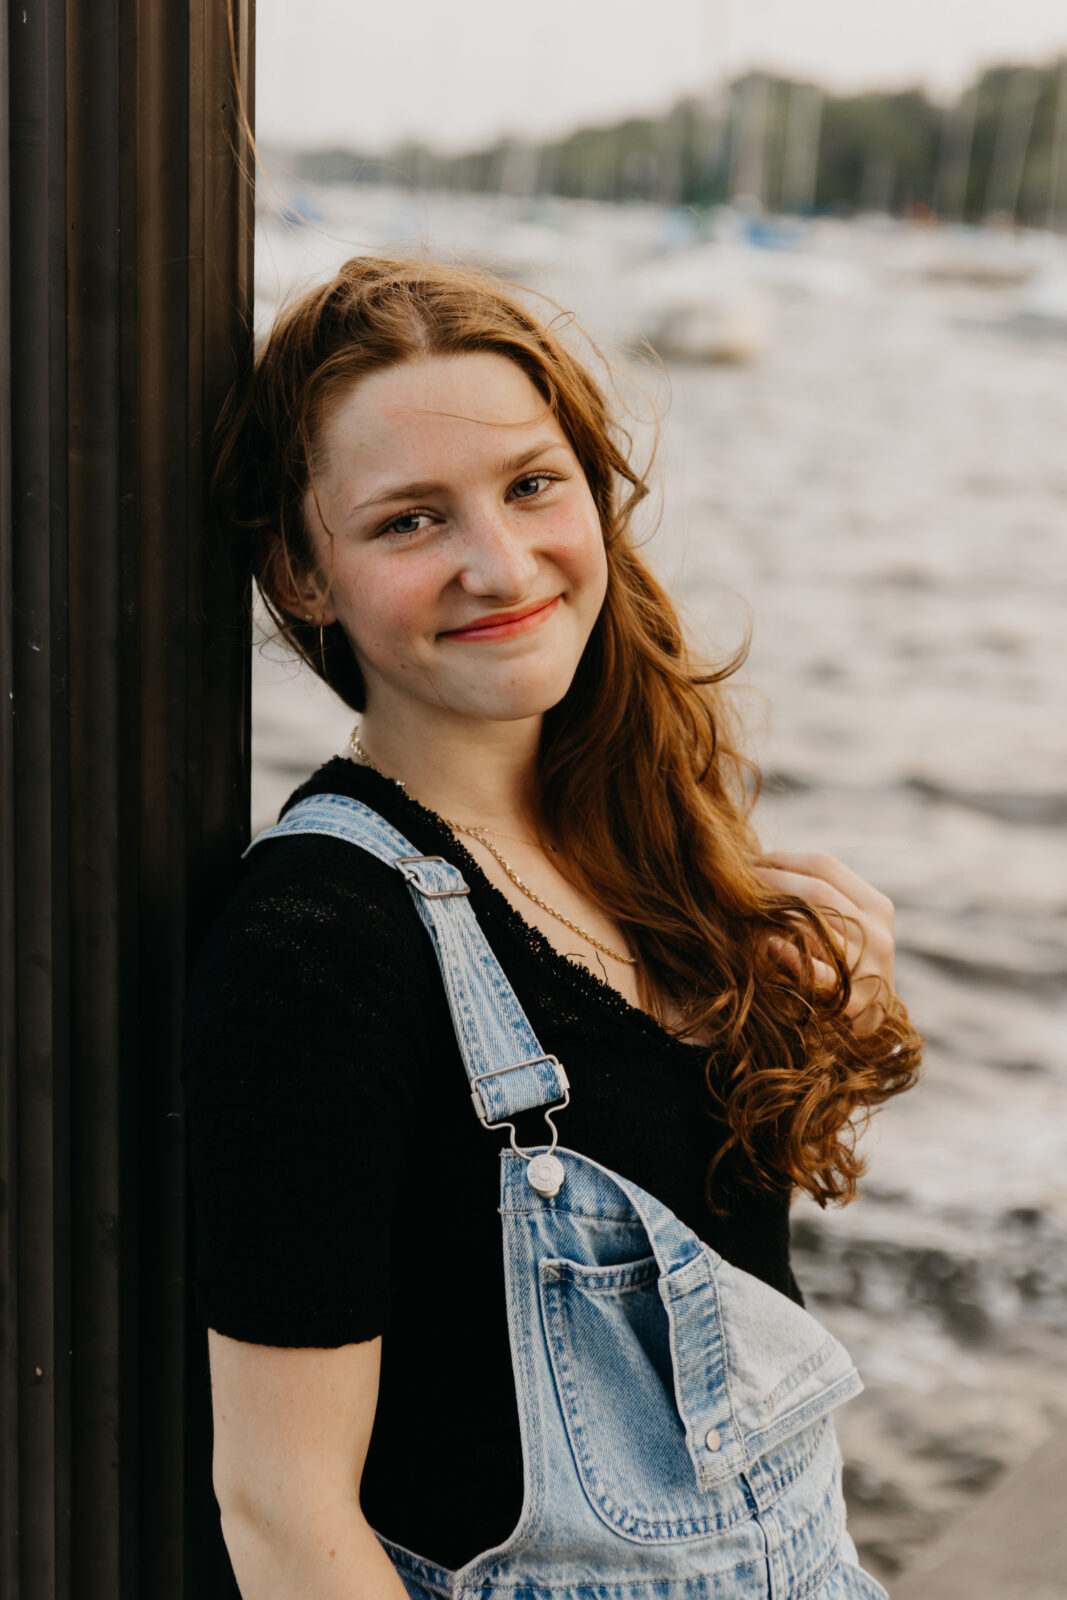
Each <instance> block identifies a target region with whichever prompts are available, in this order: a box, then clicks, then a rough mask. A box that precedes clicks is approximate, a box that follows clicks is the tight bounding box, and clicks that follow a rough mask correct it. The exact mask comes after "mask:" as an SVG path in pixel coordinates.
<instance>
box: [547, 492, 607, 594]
mask: <svg viewBox="0 0 1067 1600" xmlns="http://www.w3.org/2000/svg"><path fill="white" fill-rule="evenodd" d="M556 561H557V563H558V565H559V566H560V568H561V569H562V570H563V571H565V572H566V574H567V576H568V577H569V578H571V580H572V582H574V583H576V584H580V585H582V587H584V588H586V589H588V590H589V591H590V594H591V597H592V596H593V595H594V594H596V592H597V591H599V598H600V599H603V595H604V590H605V588H606V586H607V574H608V557H607V551H606V550H605V549H604V535H603V533H602V531H601V528H600V521H599V519H598V517H597V515H596V510H595V508H594V507H593V505H592V503H591V502H590V505H589V508H588V510H586V509H584V508H579V509H577V510H576V511H575V512H574V514H573V516H571V517H568V518H566V519H564V521H563V522H562V523H561V525H560V527H559V530H558V540H557V548H556Z"/></svg>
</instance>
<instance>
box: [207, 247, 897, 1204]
mask: <svg viewBox="0 0 1067 1600" xmlns="http://www.w3.org/2000/svg"><path fill="white" fill-rule="evenodd" d="M560 320H562V321H563V322H564V323H566V322H569V319H568V318H562V319H553V321H552V322H550V323H545V322H543V321H541V320H539V319H538V318H537V317H535V316H534V315H532V314H531V312H530V311H529V310H527V309H526V306H525V305H524V303H523V302H522V300H520V298H519V296H518V295H517V294H516V293H515V292H514V291H512V290H510V289H508V288H506V287H505V286H504V285H502V284H501V283H499V282H497V281H495V280H494V279H492V278H490V277H488V276H486V275H484V274H482V273H479V272H475V271H472V270H469V269H465V268H459V267H454V266H445V265H441V264H438V263H434V262H429V261H424V260H397V259H380V258H374V257H369V256H360V257H356V258H354V259H353V260H351V261H348V262H346V263H345V264H344V266H342V267H341V268H340V270H339V271H338V272H337V273H336V275H335V276H334V278H333V279H332V280H331V281H330V282H328V283H326V284H323V285H321V286H319V287H316V288H314V289H311V290H310V291H308V292H306V293H305V294H303V296H302V297H300V298H298V299H296V300H295V301H293V302H292V303H290V304H289V305H288V306H287V307H285V308H284V309H283V310H282V311H281V312H280V313H279V315H278V317H277V319H276V321H275V323H274V326H273V329H272V331H271V333H270V336H269V338H268V339H267V341H266V343H265V345H264V347H263V349H262V351H261V352H260V354H259V356H258V358H257V359H256V361H255V362H254V365H253V366H252V368H251V370H250V371H249V372H248V373H247V375H246V376H245V377H244V378H243V380H242V381H240V382H238V383H237V384H236V385H235V386H234V389H233V391H232V392H231V394H230V396H229V398H228V400H227V402H226V405H225V407H224V409H223V413H222V415H221V417H220V419H219V423H218V426H217V429H216V435H215V471H214V476H213V484H212V491H213V507H214V521H215V525H216V528H217V530H218V531H219V532H221V534H222V535H223V536H225V537H228V538H230V539H233V540H238V541H241V542H243V544H244V545H245V547H246V554H247V556H248V558H249V560H250V562H251V566H252V570H253V572H254V574H255V577H256V579H257V582H258V585H259V589H260V591H261V594H262V596H263V600H264V602H265V604H266V607H267V609H268V611H269V613H270V615H271V617H272V618H273V621H274V623H275V624H276V626H277V628H278V629H279V631H280V632H281V633H282V634H283V635H284V636H285V638H286V639H287V640H288V641H289V642H290V644H291V645H292V647H293V648H294V649H295V650H296V652H297V653H298V654H299V655H300V656H302V657H303V659H304V660H305V661H306V662H307V664H308V665H309V666H310V667H311V669H312V671H314V672H316V673H317V674H318V675H319V677H321V678H323V679H325V681H326V682H327V683H328V684H329V685H330V687H331V688H332V689H334V690H335V691H336V692H337V694H339V695H340V697H341V698H342V700H344V701H346V702H347V703H348V705H350V706H351V707H352V708H353V709H354V710H356V711H359V710H362V708H363V703H364V686H363V681H362V677H361V674H360V670H359V667H358V665H357V663H356V660H355V657H354V656H353V653H352V650H351V648H350V647H349V644H348V641H347V639H346V638H345V635H344V633H343V631H342V630H341V627H340V625H339V624H338V623H334V624H333V625H332V626H330V627H327V628H325V629H323V630H320V629H318V628H317V627H314V626H311V625H309V624H308V623H307V622H306V621H303V620H301V619H300V618H299V617H296V616H293V615H290V614H289V613H288V612H287V611H286V609H285V607H284V606H283V604H282V603H281V601H280V599H279V594H280V592H281V590H282V580H283V577H285V576H288V577H289V578H290V579H292V578H293V577H294V576H295V575H299V574H303V573H306V572H308V571H311V570H313V568H314V565H315V557H314V552H313V547H312V544H311V540H310V537H309V533H308V529H307V528H306V526H305V523H304V519H303V513H302V504H303V502H304V497H305V494H306V491H307V488H308V485H309V483H310V482H311V479H312V474H313V469H314V460H315V441H316V438H317V436H318V432H319V429H320V427H321V425H322V423H323V420H324V419H325V417H326V416H327V415H328V414H329V412H330V408H331V405H332V404H333V403H334V402H335V401H336V400H337V399H338V398H339V397H340V396H341V395H343V394H345V393H348V392H350V390H351V388H352V387H353V386H354V385H355V384H356V383H358V382H359V381H360V379H362V378H364V377H366V376H367V375H368V374H370V373H372V372H375V371H378V370H381V369H383V368H388V367H393V366H398V365H400V364H401V363H404V362H413V361H419V360H423V359H425V358H427V357H428V356H436V355H457V354H461V353H464V352H492V353H494V354H496V355H499V356H502V357H504V358H505V359H506V360H508V361H513V362H515V364H516V365H517V366H519V367H520V368H521V369H522V371H523V372H524V373H525V374H526V375H527V377H528V378H529V379H530V381H531V382H532V383H533V384H534V386H535V388H536V389H537V390H538V391H539V393H540V394H541V395H542V397H543V398H544V401H545V403H546V405H547V406H549V407H550V408H551V410H552V411H553V413H554V414H555V416H556V418H557V419H558V421H559V423H560V426H561V427H562V429H563V431H564V433H565V434H566V435H567V437H568V439H569V441H570V443H571V446H572V448H573V450H574V452H575V454H576V456H577V458H578V460H579V462H580V463H581V466H582V469H583V471H584V473H585V476H586V479H587V480H588V483H589V487H590V490H591V491H592V495H593V499H594V501H595V503H596V507H597V510H598V513H599V516H600V523H601V527H602V529H603V534H604V544H605V548H606V551H607V565H608V584H607V596H606V599H605V601H604V605H603V609H602V611H601V613H600V616H599V618H598V620H597V622H596V625H595V627H594V629H593V633H592V636H591V637H590V640H589V643H588V645H587V647H586V650H585V652H584V654H583V656H582V659H581V662H580V664H579V667H578V670H577V673H576V675H575V677H574V680H573V682H572V684H571V687H570V689H569V690H568V692H567V694H566V695H565V696H564V698H563V700H562V701H561V702H560V703H559V704H558V705H556V706H555V707H553V708H552V709H551V710H550V711H549V712H547V713H546V715H545V718H544V724H543V732H542V738H541V746H540V755H539V763H538V782H539V786H540V793H539V796H538V797H537V798H538V800H539V809H540V823H541V828H542V831H543V834H544V836H545V837H546V838H547V839H551V841H552V842H553V843H554V844H555V845H556V846H557V848H558V850H559V858H558V859H560V860H561V861H562V862H565V863H566V868H565V870H566V872H567V875H568V877H569V878H570V879H571V881H572V882H573V883H574V884H575V885H576V886H577V887H579V888H581V889H583V890H585V891H586V892H587V893H588V894H590V895H591V896H592V897H593V898H594V899H595V900H596V901H597V902H598V903H599V904H600V905H601V906H602V907H603V908H604V910H605V911H606V912H608V913H609V914H610V915H612V916H613V917H614V918H615V919H616V921H617V922H618V924H619V926H620V927H621V928H622V929H624V931H625V934H626V937H627V940H628V942H629V943H630V945H631V948H632V949H633V950H634V952H635V953H636V955H637V957H638V962H639V970H640V971H641V972H642V974H643V979H642V982H643V987H644V1000H645V1001H646V1003H647V1004H648V1005H649V1007H650V1009H652V1010H656V1009H657V1006H658V1005H659V1004H660V1003H661V1002H662V999H663V998H664V997H669V998H670V1000H671V1002H672V1003H673V1006H674V1007H675V1009H676V1011H679V1012H680V1014H681V1017H682V1022H681V1024H680V1025H679V1026H678V1028H677V1031H678V1033H679V1035H680V1036H681V1037H700V1038H705V1037H709V1038H710V1039H711V1040H712V1041H713V1042H712V1043H711V1045H710V1046H709V1062H708V1070H707V1073H706V1077H707V1084H708V1092H709V1110H710V1111H711V1112H712V1114H713V1115H714V1116H716V1117H717V1118H719V1119H720V1120H721V1122H722V1123H723V1124H724V1125H725V1128H724V1138H723V1141H722V1143H721V1147H720V1150H719V1154H718V1156H717V1157H716V1159H715V1161H713V1162H712V1164H711V1167H710V1168H709V1172H708V1178H707V1192H708V1200H709V1204H711V1205H712V1206H713V1207H719V1206H720V1202H721V1195H719V1194H718V1193H717V1190H718V1189H719V1188H721V1185H717V1184H716V1182H715V1171H716V1168H717V1165H718V1162H719V1161H720V1160H721V1159H722V1156H723V1155H724V1154H725V1153H726V1152H727V1151H728V1150H734V1151H735V1152H736V1154H737V1155H738V1156H743V1157H744V1158H745V1159H743V1160H740V1161H739V1162H737V1167H738V1169H739V1170H740V1171H741V1172H743V1173H746V1174H747V1176H748V1178H749V1180H750V1181H752V1182H754V1183H756V1184H758V1185H761V1186H768V1187H779V1186H783V1185H785V1186H789V1187H792V1186H797V1187H799V1188H801V1189H804V1190H806V1191H807V1193H808V1194H810V1195H811V1196H812V1197H813V1198H814V1199H815V1200H816V1201H817V1202H818V1203H819V1204H820V1205H825V1204H826V1202H827V1201H828V1200H848V1199H851V1198H852V1197H853V1196H854V1194H855V1191H856V1183H857V1179H858V1177H859V1176H860V1174H861V1173H862V1171H863V1163H862V1162H861V1160H860V1158H859V1156H858V1155H857V1153H856V1149H855V1140H856V1135H857V1132H858V1131H859V1130H860V1129H861V1127H862V1125H863V1123H864V1122H865V1120H866V1118H867V1116H869V1113H870V1110H871V1108H873V1107H875V1106H877V1105H879V1104H880V1103H882V1102H883V1101H885V1100H887V1099H888V1098H889V1097H890V1096H892V1095H895V1094H899V1093H900V1092H901V1091H902V1090H904V1089H907V1088H909V1087H910V1086H911V1085H912V1083H913V1082H914V1080H915V1077H916V1074H917V1069H918V1064H919V1054H920V1046H921V1041H920V1039H919V1036H918V1035H917V1033H916V1032H915V1030H914V1028H913V1027H912V1025H911V1023H910V1021H909V1019H908V1016H907V1012H906V1011H905V1009H904V1007H903V1005H902V1003H901V1002H900V1001H899V999H898V998H897V997H896V996H895V995H892V994H890V993H888V992H885V993H883V994H882V996H881V1003H882V1005H883V1007H884V1018H883V1020H882V1022H881V1024H880V1026H879V1027H878V1028H877V1029H876V1030H874V1031H873V1032H869V1033H866V1034H864V1035H859V1034H857V1033H856V1032H855V1031H854V1030H853V1027H852V1024H851V1022H850V1021H849V1019H848V1017H847V1016H846V1008H847V1006H848V1004H849V999H850V995H851V987H852V979H851V974H850V971H849V968H848V965H847V964H846V961H845V959H844V958H843V956H842V955H841V954H840V952H839V949H838V946H837V944H836V943H835V941H834V939H833V937H832V936H831V931H830V928H829V926H828V924H827V920H826V919H825V918H824V917H823V916H821V915H820V914H819V913H818V912H817V911H815V910H814V909H813V908H812V907H811V906H809V905H808V904H807V903H806V902H805V901H803V900H801V899H798V898H796V897H794V896H791V895H785V894H780V893H776V892H774V891H772V890H771V889H769V888H768V887H767V885H766V884H765V883H763V882H762V880H761V879H760V878H759V877H758V875H757V873H756V872H755V870H754V868H755V864H756V861H757V859H758V857H759V843H758V840H757V838H756V835H755V832H754V830H753V826H752V823H751V812H752V807H753V804H754V803H755V799H756V796H757V793H758V787H759V781H758V773H757V772H756V769H755V767H754V766H753V764H752V763H751V761H749V760H748V759H747V758H746V757H745V756H744V754H743V753H742V750H741V747H740V742H739V737H738V724H737V719H736V713H735V708H734V706H733V705H732V704H731V700H730V685H729V684H728V681H727V680H728V679H729V678H730V676H731V675H732V673H733V672H734V671H736V669H737V667H738V666H739V665H740V663H741V661H742V660H743V658H744V651H740V652H738V653H737V654H736V655H735V656H734V657H733V658H732V659H731V660H729V661H727V662H726V663H725V664H721V665H719V666H718V667H716V668H710V669H709V668H708V667H707V666H705V665H704V664H702V663H700V662H698V661H696V660H694V659H693V657H692V655H691V654H690V651H689V649H688V648H687V645H686V642H685V639H684V638H683V634H682V629H681V627H680V624H679V620H678V616H677V613H676V611H675V608H674V606H673V604H672V603H671V600H670V598H669V597H668V595H667V594H666V592H665V591H664V589H663V588H662V586H661V585H660V584H659V583H658V582H657V581H656V579H655V578H654V577H653V576H652V574H651V573H650V572H649V570H648V568H647V567H646V565H645V564H644V562H643V561H642V560H641V557H640V555H639V553H638V550H637V548H636V544H635V539H634V535H633V530H632V521H633V513H634V511H635V509H636V507H637V506H638V505H639V504H640V502H641V501H642V500H643V499H644V498H645V496H646V495H647V493H648V486H647V481H646V479H647V472H646V473H645V474H642V473H641V472H639V471H638V470H637V468H636V467H635V466H634V465H633V464H632V462H631V460H630V453H631V452H630V439H629V435H628V434H627V433H626V432H625V430H624V429H623V428H621V426H620V425H619V424H618V422H617V421H616V420H615V419H613V417H612V416H611V414H610V412H609V408H608V405H607V402H606V400H605V396H604V392H603V390H602V388H601V386H600V385H599V384H598V383H597V382H596V381H595V380H594V378H593V376H592V375H591V373H590V371H589V370H588V369H587V367H586V365H585V364H583V362H582V361H581V360H579V359H578V357H577V356H576V355H575V354H574V353H572V351H571V350H570V349H569V348H568V344H567V343H566V342H565V341H564V339H563V338H562V337H561V336H560V334H559V333H558V332H557V331H556V328H557V327H558V326H559V322H560ZM775 935H777V936H778V938H780V939H786V940H788V941H790V942H791V943H792V944H793V945H794V946H795V947H796V949H797V950H798V951H799V963H798V970H797V971H796V972H792V971H788V970H786V969H785V968H784V967H783V965H782V964H781V962H780V961H778V960H776V959H775V958H774V957H773V955H772V954H771V952H770V951H769V949H768V942H769V940H770V939H771V938H772V936H775ZM814 961H821V962H824V963H826V964H827V965H828V966H830V967H831V968H832V969H833V971H834V973H835V974H836V978H837V982H836V985H832V986H827V985H825V984H823V985H820V984H818V983H817V982H816V979H815V974H814V970H813V962H814ZM732 1164H733V1163H732Z"/></svg>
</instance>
